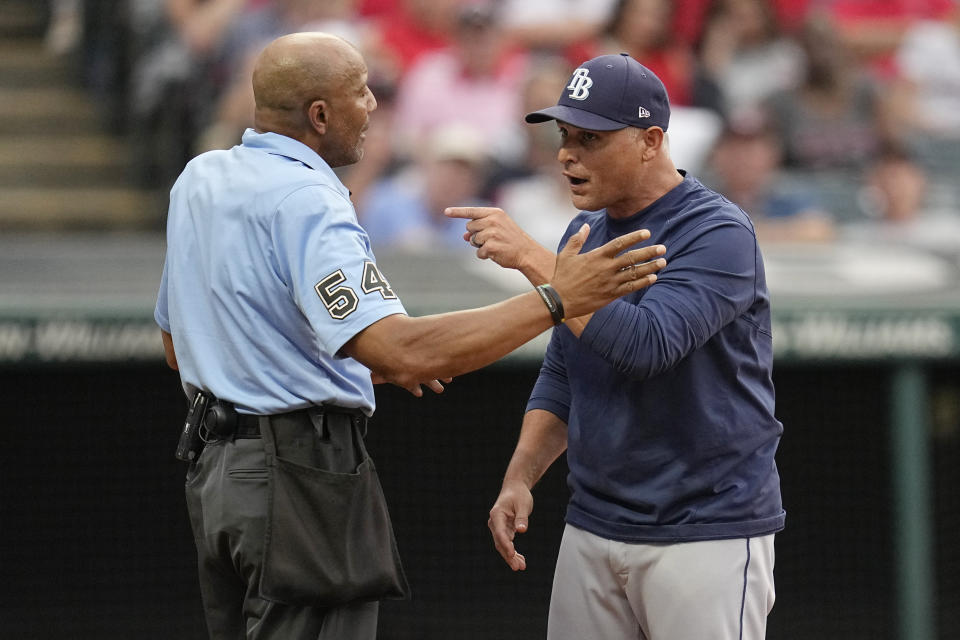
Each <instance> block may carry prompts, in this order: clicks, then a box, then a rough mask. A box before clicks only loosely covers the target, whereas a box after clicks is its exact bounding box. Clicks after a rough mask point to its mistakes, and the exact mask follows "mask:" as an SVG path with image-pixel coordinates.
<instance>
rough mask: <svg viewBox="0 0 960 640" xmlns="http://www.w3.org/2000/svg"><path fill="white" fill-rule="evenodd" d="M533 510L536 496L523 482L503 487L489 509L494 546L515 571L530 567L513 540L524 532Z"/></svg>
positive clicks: (489, 523) (489, 521)
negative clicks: (518, 551) (534, 496)
mask: <svg viewBox="0 0 960 640" xmlns="http://www.w3.org/2000/svg"><path fill="white" fill-rule="evenodd" d="M532 511H533V494H532V493H530V489H528V488H527V487H525V486H524V485H523V484H522V483H519V482H515V483H511V484H504V485H503V488H502V489H501V490H500V496H499V497H498V498H497V501H496V502H495V503H494V505H493V508H492V509H490V519H489V520H487V526H488V527H489V528H490V533H491V534H493V545H494V546H495V547H496V548H497V551H498V552H499V553H500V556H501V557H502V558H503V559H504V561H505V562H506V563H507V564H508V565H509V566H510V568H511V569H513V570H514V571H523V570H524V569H526V568H527V559H526V558H524V557H523V555H521V554H519V553H517V549H516V547H514V545H513V539H514V537H515V536H516V534H518V533H524V532H526V530H527V525H528V522H529V519H530V513H531V512H532Z"/></svg>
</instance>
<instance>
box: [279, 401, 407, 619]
mask: <svg viewBox="0 0 960 640" xmlns="http://www.w3.org/2000/svg"><path fill="white" fill-rule="evenodd" d="M310 419H311V420H312V422H313V424H314V425H315V426H316V427H317V428H316V429H315V430H314V431H315V432H316V434H317V437H319V438H320V441H321V442H320V446H319V447H312V448H313V449H314V452H313V454H312V455H311V456H310V459H309V460H308V459H305V458H303V457H302V456H301V455H298V451H300V450H298V449H297V448H295V447H294V448H291V449H290V452H291V453H290V454H289V456H288V455H287V454H286V453H285V446H284V445H285V442H284V439H285V436H284V435H283V434H282V433H281V436H280V437H279V438H278V437H277V432H278V431H282V429H283V425H282V424H280V423H279V422H278V421H276V420H275V418H266V417H265V418H261V419H260V430H261V434H262V436H263V444H264V450H265V452H266V464H267V470H268V478H269V480H268V482H269V487H270V490H269V503H268V522H267V527H266V535H265V539H264V558H263V571H262V574H261V577H260V595H261V597H263V598H265V599H267V600H272V601H276V602H282V603H285V604H295V605H307V606H317V607H331V606H336V605H340V604H344V603H347V602H357V601H363V600H381V599H402V598H405V597H407V594H408V592H409V585H408V584H407V578H406V576H405V575H404V572H403V567H402V566H401V564H400V554H399V552H398V550H397V543H396V540H395V538H394V535H393V526H392V524H391V522H390V515H389V513H388V511H387V504H386V500H385V499H384V496H383V489H382V488H381V486H380V480H379V478H378V476H377V470H376V467H374V464H373V460H371V459H370V456H369V455H368V454H367V450H366V447H365V445H364V443H363V433H362V432H361V428H360V422H361V420H360V419H358V418H357V417H355V416H351V415H349V414H345V413H328V414H326V415H323V414H321V413H317V412H311V414H310ZM301 433H302V431H301ZM278 445H279V446H278ZM333 454H335V455H333ZM298 458H299V459H298ZM345 469H346V470H345Z"/></svg>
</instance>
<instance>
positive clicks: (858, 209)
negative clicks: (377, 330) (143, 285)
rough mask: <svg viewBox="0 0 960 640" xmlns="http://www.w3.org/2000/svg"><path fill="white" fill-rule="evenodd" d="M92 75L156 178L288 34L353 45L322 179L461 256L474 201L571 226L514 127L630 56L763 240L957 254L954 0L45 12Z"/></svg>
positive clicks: (272, 4) (97, 4) (371, 3)
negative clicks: (360, 71)
mask: <svg viewBox="0 0 960 640" xmlns="http://www.w3.org/2000/svg"><path fill="white" fill-rule="evenodd" d="M51 1H52V10H51V22H50V27H49V31H48V37H47V45H48V47H49V48H50V49H51V50H53V51H55V52H58V53H66V52H69V51H71V50H73V49H74V48H80V49H81V50H82V54H83V55H82V59H83V60H84V73H85V77H86V79H87V81H88V84H89V86H91V87H92V88H93V90H94V91H96V92H98V93H99V94H100V96H101V97H102V98H103V100H104V101H105V103H107V104H109V105H111V107H112V108H113V109H114V113H115V117H114V119H115V122H116V126H117V127H118V128H119V129H120V130H122V132H124V133H126V134H128V135H129V137H130V139H131V140H132V141H133V142H134V144H135V148H136V151H137V153H136V164H137V169H138V174H139V176H140V179H141V180H142V181H143V182H144V183H145V184H148V185H150V186H155V187H166V186H169V184H171V183H172V181H173V180H174V179H175V177H176V175H177V174H178V173H179V171H180V170H181V169H182V167H183V165H184V164H185V163H186V162H187V161H188V160H189V159H190V158H191V157H193V156H194V155H196V154H197V153H200V152H202V151H206V150H208V149H215V148H229V147H230V146H232V145H234V144H236V143H237V142H239V140H240V136H241V134H242V132H243V131H244V129H245V128H246V127H250V126H252V112H253V96H252V90H251V86H250V85H251V83H250V69H251V63H252V60H253V59H254V57H255V56H256V55H257V53H258V52H259V51H260V49H261V48H262V47H263V46H264V45H265V44H266V43H267V42H269V41H270V40H272V39H273V38H275V37H276V36H279V35H281V34H284V33H289V32H294V31H308V30H321V31H327V32H331V33H335V34H338V35H341V36H342V37H344V38H346V39H347V40H349V41H351V42H353V43H354V44H355V45H356V46H357V47H359V48H360V50H361V51H362V52H363V54H364V57H365V58H366V60H367V62H368V66H369V84H370V87H371V89H372V90H373V92H374V94H375V96H376V98H377V101H378V105H379V106H378V109H377V111H376V112H375V113H374V114H373V121H372V126H371V129H370V131H369V132H368V134H367V142H366V147H365V155H364V158H363V160H362V161H361V162H360V163H358V164H356V165H354V166H351V167H344V168H342V169H340V170H338V172H340V174H341V178H342V179H343V181H344V182H345V184H346V185H347V186H348V187H349V188H350V189H351V191H352V194H353V198H354V202H355V204H356V208H357V212H358V215H359V217H360V219H361V222H362V223H363V224H364V225H365V226H366V228H367V229H368V230H369V231H370V235H371V237H372V239H373V241H374V242H375V244H376V245H377V246H380V247H384V246H391V247H402V248H404V249H411V250H416V249H423V250H430V251H435V250H437V249H438V248H440V247H444V246H449V247H452V248H456V247H462V246H463V240H462V237H461V231H462V223H461V222H458V221H448V220H447V219H445V218H444V217H443V215H442V213H441V212H442V211H443V209H444V208H445V207H447V206H451V205H483V204H490V205H495V206H499V207H502V208H503V209H505V210H506V211H508V212H509V213H511V214H512V215H513V216H514V217H515V218H516V219H517V220H518V221H519V222H520V224H521V225H522V226H523V227H524V228H526V229H528V230H529V231H530V232H531V235H533V236H534V237H536V238H537V239H538V240H540V241H541V242H542V243H543V244H545V245H547V246H551V247H552V246H555V245H556V243H557V241H558V239H559V237H560V235H561V233H562V232H563V230H564V228H565V227H566V223H567V222H568V221H569V220H570V218H571V217H572V216H573V215H574V214H575V213H576V212H575V211H574V210H573V207H572V205H571V203H570V200H569V196H568V190H567V186H566V184H565V183H564V182H563V179H562V176H561V175H560V172H559V171H558V165H557V163H556V150H557V144H558V135H557V132H556V128H555V127H553V126H550V125H538V126H531V125H525V124H524V123H523V118H522V116H523V114H524V113H526V112H528V111H530V110H534V109H538V108H542V107H544V106H547V105H550V104H553V103H554V102H555V101H556V99H557V97H558V96H559V95H560V93H561V91H562V90H563V88H564V86H565V84H566V82H567V79H568V77H569V73H570V71H571V69H572V68H573V67H574V66H575V65H576V64H577V63H578V62H581V61H583V60H586V59H588V58H591V57H593V56H596V55H600V54H603V53H618V52H627V53H629V54H631V55H632V56H634V57H635V58H636V59H637V60H639V61H640V62H642V63H643V64H644V65H646V66H647V67H649V68H650V69H652V70H653V71H654V72H655V73H656V74H657V75H658V76H660V78H661V79H662V80H663V81H664V84H665V85H666V87H667V90H668V92H669V95H670V98H671V102H672V105H673V115H672V119H671V124H670V128H669V140H670V149H671V153H672V155H673V156H674V159H675V161H676V164H677V166H679V167H681V168H684V169H687V170H688V171H690V172H692V173H693V174H694V175H696V176H698V177H700V178H701V179H702V180H703V181H704V182H705V183H707V184H708V185H710V186H713V187H715V188H716V189H718V190H719V191H721V192H722V193H723V194H724V195H726V196H727V197H728V198H729V199H731V200H733V201H734V202H737V203H738V204H740V205H741V206H742V207H743V208H744V209H745V210H746V211H747V212H748V213H749V214H750V215H751V217H752V218H753V220H754V221H755V223H756V226H757V229H758V234H759V236H760V239H761V242H763V243H773V242H792V243H799V242H806V243H829V242H835V241H839V240H843V239H844V238H851V237H855V238H858V239H861V240H866V241H872V240H883V241H894V242H900V243H904V242H906V243H915V244H918V245H923V246H925V247H927V248H930V249H932V250H935V251H941V250H942V251H946V252H950V253H951V254H952V256H953V257H956V256H957V255H958V254H960V181H958V179H957V176H958V175H960V0H869V1H868V0H682V1H680V0H677V1H670V0H51Z"/></svg>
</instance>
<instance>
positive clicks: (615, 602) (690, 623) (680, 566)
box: [547, 525, 775, 640]
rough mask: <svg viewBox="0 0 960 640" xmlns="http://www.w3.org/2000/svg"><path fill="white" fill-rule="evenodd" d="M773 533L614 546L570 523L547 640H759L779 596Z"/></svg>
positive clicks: (563, 542)
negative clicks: (776, 581) (774, 572)
mask: <svg viewBox="0 0 960 640" xmlns="http://www.w3.org/2000/svg"><path fill="white" fill-rule="evenodd" d="M773 538H774V536H773V534H770V535H766V536H761V537H757V538H736V539H731V540H707V541H702V542H683V543H672V544H635V543H624V542H616V541H613V540H607V539H605V538H601V537H598V536H595V535H593V534H591V533H587V532H586V531H583V530H581V529H577V528H576V527H573V526H570V525H567V526H566V528H565V529H564V532H563V540H562V542H561V544H560V553H559V556H558V558H557V568H556V572H555V574H554V582H553V594H552V596H551V599H550V615H549V619H548V624H547V638H548V640H708V639H709V640H762V639H763V638H764V637H765V635H766V626H767V615H768V614H769V613H770V610H771V609H772V608H773V602H774V598H775V593H774V583H773V562H774V550H773Z"/></svg>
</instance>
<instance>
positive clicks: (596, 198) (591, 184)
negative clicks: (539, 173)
mask: <svg viewBox="0 0 960 640" xmlns="http://www.w3.org/2000/svg"><path fill="white" fill-rule="evenodd" d="M557 126H558V127H559V129H560V151H559V152H558V153H557V160H559V161H560V164H561V165H563V175H564V177H565V178H566V179H567V182H568V184H569V186H570V195H571V199H572V200H573V205H574V206H575V207H577V208H578V209H581V210H583V211H599V210H600V209H607V212H608V213H609V214H610V215H612V216H614V217H624V216H628V215H632V214H633V213H636V212H635V211H631V210H630V207H631V206H632V205H631V204H630V202H632V201H634V200H635V194H636V192H637V189H638V186H640V184H641V180H642V176H643V163H642V156H643V151H644V149H645V145H644V142H643V138H642V135H640V134H642V131H643V130H642V129H637V128H635V127H625V128H623V129H617V130H615V131H593V130H591V129H581V128H579V127H575V126H573V125H571V124H569V123H566V122H559V121H558V122H557Z"/></svg>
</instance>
